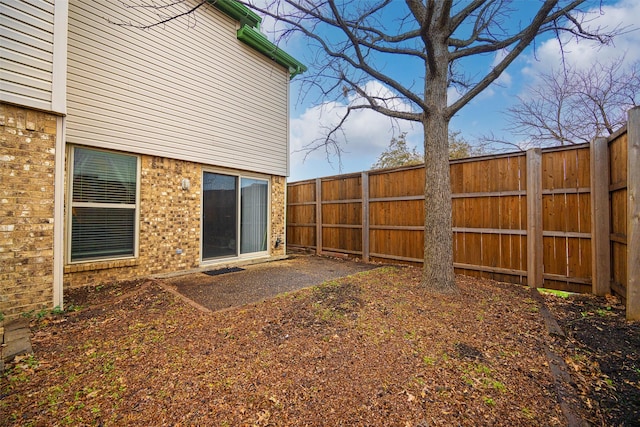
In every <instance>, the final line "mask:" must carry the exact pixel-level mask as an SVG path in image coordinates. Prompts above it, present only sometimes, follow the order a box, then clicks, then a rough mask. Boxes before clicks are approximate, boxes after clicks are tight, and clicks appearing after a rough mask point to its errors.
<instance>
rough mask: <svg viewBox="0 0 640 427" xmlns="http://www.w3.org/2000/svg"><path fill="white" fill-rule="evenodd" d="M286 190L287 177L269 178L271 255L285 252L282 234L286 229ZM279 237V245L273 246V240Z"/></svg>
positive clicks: (284, 240) (279, 254)
mask: <svg viewBox="0 0 640 427" xmlns="http://www.w3.org/2000/svg"><path fill="white" fill-rule="evenodd" d="M286 191H287V179H286V178H285V177H283V176H274V177H272V178H271V255H273V256H281V255H285V254H286V247H285V242H286V238H285V235H284V232H285V229H286V224H285V221H286V205H285V199H284V198H285V194H286ZM278 238H279V239H280V245H279V246H278V247H277V248H275V247H274V245H275V242H276V240H277V239H278Z"/></svg>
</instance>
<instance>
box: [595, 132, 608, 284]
mask: <svg viewBox="0 0 640 427" xmlns="http://www.w3.org/2000/svg"><path fill="white" fill-rule="evenodd" d="M590 151H591V153H590V160H591V161H590V163H591V165H590V166H591V292H593V293H594V294H595V295H599V296H603V295H605V294H608V293H610V292H611V243H610V241H609V234H610V219H609V218H610V204H609V167H610V165H609V141H608V139H607V138H596V139H595V140H594V141H592V142H591V146H590Z"/></svg>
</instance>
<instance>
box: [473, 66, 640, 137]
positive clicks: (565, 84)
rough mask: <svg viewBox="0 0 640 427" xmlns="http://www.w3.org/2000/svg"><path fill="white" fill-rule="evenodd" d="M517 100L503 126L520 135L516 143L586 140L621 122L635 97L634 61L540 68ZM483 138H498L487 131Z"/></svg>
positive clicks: (638, 70) (637, 71) (639, 82)
mask: <svg viewBox="0 0 640 427" xmlns="http://www.w3.org/2000/svg"><path fill="white" fill-rule="evenodd" d="M535 82H537V83H536V84H534V85H531V86H529V87H528V88H527V90H526V93H525V95H524V96H522V97H518V99H519V103H518V104H516V105H514V106H512V107H509V108H508V109H507V111H506V113H505V114H506V116H507V121H508V122H509V127H507V128H506V130H508V131H510V132H511V133H513V134H514V135H519V136H522V137H523V138H524V141H523V142H522V143H521V144H520V145H521V148H526V147H532V146H537V147H540V146H549V145H568V144H579V143H583V142H589V141H591V140H592V139H593V138H596V137H599V136H607V135H611V134H612V133H613V132H615V131H616V130H618V129H619V128H621V127H622V126H623V125H624V124H625V123H626V113H627V111H628V110H629V109H631V108H633V107H635V106H637V105H638V102H639V101H640V64H639V63H637V62H636V63H634V64H632V65H631V66H629V67H626V68H625V63H624V57H621V58H618V59H615V60H613V61H611V62H609V63H604V64H603V63H600V62H596V63H595V64H593V65H592V66H591V67H589V68H576V67H571V66H566V65H565V67H558V68H556V69H554V70H552V71H550V72H546V73H540V74H539V75H538V76H537V78H536V79H535ZM483 139H484V140H485V141H491V142H498V143H501V142H502V143H504V141H500V140H498V139H496V138H494V137H493V136H489V137H484V138H483Z"/></svg>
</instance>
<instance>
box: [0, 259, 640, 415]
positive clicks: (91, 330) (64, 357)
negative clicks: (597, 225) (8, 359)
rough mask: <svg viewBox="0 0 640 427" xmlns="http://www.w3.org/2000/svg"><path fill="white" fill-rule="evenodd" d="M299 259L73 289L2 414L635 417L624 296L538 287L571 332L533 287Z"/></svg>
mask: <svg viewBox="0 0 640 427" xmlns="http://www.w3.org/2000/svg"><path fill="white" fill-rule="evenodd" d="M300 262H302V263H304V262H307V268H306V269H301V270H300V272H296V269H295V268H294V264H295V260H289V261H284V262H278V263H273V264H271V265H268V264H265V265H263V266H261V267H257V266H256V268H255V270H254V267H251V268H247V270H246V271H243V272H239V273H228V274H226V275H224V276H206V275H204V274H201V275H200V276H194V277H192V279H194V280H192V281H184V280H185V279H186V277H183V278H173V279H163V280H153V281H139V282H127V283H115V284H113V285H110V286H104V287H89V288H85V289H83V290H77V291H74V292H71V293H69V294H68V295H67V300H68V302H70V303H71V305H70V309H69V310H68V311H66V312H64V313H57V314H56V313H45V314H42V315H40V314H38V315H37V316H34V318H33V319H32V331H33V338H32V344H33V347H34V355H33V356H30V357H25V358H21V359H20V360H17V361H16V363H15V364H14V365H13V367H11V369H9V370H8V371H6V372H5V374H4V375H3V376H2V377H1V378H0V426H5V425H7V426H8V425H12V426H13V425H104V426H106V425H134V426H135V425H140V426H143V425H217V426H218V425H219V426H225V425H227V426H245V425H246V426H281V425H282V426H289V425H290V426H294V425H295V426H305V425H307V426H326V425H332V426H339V425H371V426H378V425H380V426H382V425H384V426H387V425H389V426H421V427H424V426H440V425H442V426H444V425H446V426H448V425H504V426H507V425H508V426H514V425H536V426H537V425H547V426H554V425H559V426H564V425H581V424H582V423H584V422H589V423H592V424H594V425H611V426H617V425H625V426H626V425H640V421H639V420H640V418H638V402H640V381H639V380H640V379H639V378H638V376H639V374H640V371H639V368H640V359H639V357H638V355H639V349H640V343H639V342H638V338H639V337H640V330H639V329H638V325H637V324H633V323H628V322H625V321H624V313H623V311H622V306H621V305H620V303H619V301H616V300H614V299H609V300H605V299H598V298H591V297H588V298H586V297H585V298H584V299H580V298H579V299H576V300H565V299H561V298H558V297H552V296H545V297H544V301H545V303H546V305H547V306H548V307H549V308H550V310H551V312H552V313H553V315H554V316H555V317H556V318H558V319H559V322H560V324H561V326H562V327H563V329H564V330H565V331H567V337H566V338H564V339H563V338H559V337H555V336H550V335H549V334H548V333H547V330H546V328H545V322H544V320H543V316H542V315H541V311H544V310H541V309H542V308H543V307H542V306H541V302H540V300H538V299H537V298H534V297H533V295H532V293H531V291H530V290H529V289H527V288H524V287H520V286H515V285H508V284H501V283H496V282H491V281H486V280H478V279H472V278H468V277H459V278H458V286H459V292H458V293H456V294H453V295H440V294H431V293H429V292H426V291H425V290H424V289H423V288H422V287H421V286H420V283H419V282H420V270H419V269H415V268H408V267H406V268H397V267H381V268H377V269H374V270H369V271H362V270H367V269H370V267H371V266H368V265H364V264H353V263H347V262H344V261H339V260H330V261H327V260H319V259H316V258H315V257H307V258H302V261H300ZM316 262H318V264H314V263H316ZM325 262H326V264H325ZM280 263H282V264H280ZM287 263H289V264H287ZM279 266H281V267H284V268H282V269H280V270H278V267H279ZM323 266H324V267H323ZM323 268H324V269H325V270H326V272H325V273H332V274H333V273H335V274H334V275H333V276H332V277H334V279H331V280H329V281H325V282H323V280H324V279H323V278H322V277H318V276H319V275H320V272H321V271H322V269H323ZM351 268H353V269H354V270H350V269H351ZM329 270H334V271H329ZM254 271H256V272H255V273H254ZM257 271H261V273H258V272H257ZM287 271H289V272H290V273H293V274H291V275H290V276H291V277H290V280H288V279H287V275H286V274H285V273H286V272H287ZM354 271H356V272H357V271H360V272H359V273H357V274H352V275H350V276H347V277H342V278H335V277H340V276H344V274H350V273H353V272H354ZM202 276H205V277H202ZM223 277H224V279H223ZM243 277H245V278H246V279H243ZM265 277H266V278H269V280H268V281H266V282H263V280H264V278H265ZM296 277H297V279H296ZM196 278H197V279H198V280H197V281H196V280H195V279H196ZM276 279H277V280H276ZM223 282H228V283H229V286H230V287H231V288H232V287H234V286H235V287H236V289H235V290H236V291H237V292H246V293H245V297H246V301H241V300H237V299H235V300H234V298H237V295H236V294H233V292H231V291H230V290H229V289H231V288H229V289H226V288H225V289H222V288H224V286H223ZM263 283H272V287H271V289H269V286H266V285H264V286H263ZM294 284H295V286H294ZM309 286H311V287H309ZM261 287H262V288H263V289H262V290H261V291H256V289H260V288H261ZM299 287H304V289H301V290H296V289H297V288H299ZM205 289H206V290H208V292H205ZM274 292H276V293H278V294H279V295H278V296H275V297H273V296H272V295H273V293H274ZM282 292H285V293H282ZM203 295H204V296H203ZM225 295H226V297H225ZM188 296H190V297H188ZM198 296H199V297H198ZM227 297H228V300H227V301H226V302H225V303H219V300H224V299H225V298H227ZM193 300H195V301H196V303H195V304H192V303H189V301H193ZM241 302H245V303H244V304H243V305H239V306H238V305H237V304H240V303H241ZM219 308H224V309H223V310H218V309H219ZM213 310H218V311H213ZM587 336H588V337H587ZM610 345H611V346H610ZM614 345H617V347H615V348H614V347H613V346H614ZM550 352H551V353H553V354H556V355H558V358H559V360H560V361H564V362H565V363H564V365H565V369H566V370H567V371H568V373H569V374H570V377H568V379H567V380H566V381H565V382H564V383H562V381H564V380H563V379H562V378H563V377H562V376H560V377H558V375H554V374H553V373H552V370H553V369H550V366H551V365H550V362H549V358H548V355H549V354H550ZM565 373H566V372H565ZM559 378H560V379H559ZM559 381H560V383H559ZM560 391H561V392H560ZM572 399H574V400H572ZM567 403H574V404H573V405H572V406H571V407H570V408H569V412H570V413H572V414H573V415H575V418H574V422H573V423H572V421H571V417H569V418H568V417H567V408H566V406H567ZM575 420H578V423H577V424H576V423H575Z"/></svg>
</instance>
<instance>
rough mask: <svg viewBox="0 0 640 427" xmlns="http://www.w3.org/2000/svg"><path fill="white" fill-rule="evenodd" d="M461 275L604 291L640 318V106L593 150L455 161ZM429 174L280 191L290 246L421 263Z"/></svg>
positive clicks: (408, 170) (348, 179)
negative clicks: (623, 125)
mask: <svg viewBox="0 0 640 427" xmlns="http://www.w3.org/2000/svg"><path fill="white" fill-rule="evenodd" d="M450 165H451V189H452V220H453V250H454V267H455V269H456V272H457V273H460V274H466V275H471V276H478V277H488V278H491V279H495V280H499V281H504V282H510V283H518V284H529V285H531V286H536V287H546V288H551V289H559V290H568V291H574V292H593V293H595V294H598V295H604V294H606V293H609V292H614V293H615V294H617V295H619V296H621V297H622V298H623V299H624V300H626V303H627V316H628V317H630V318H636V319H637V318H640V223H639V221H640V201H639V198H640V190H639V187H640V108H636V109H633V110H631V111H630V112H629V123H628V126H627V127H626V128H625V129H622V130H621V131H619V132H618V133H616V134H615V135H613V136H611V137H610V138H601V139H597V140H596V141H594V142H593V143H592V144H583V145H577V146H570V147H560V148H549V149H543V150H540V149H532V150H529V151H527V152H517V153H511V154H503V155H496V156H485V157H478V158H470V159H462V160H453V161H451V163H450ZM424 183H425V173H424V166H414V167H403V168H396V169H385V170H375V171H368V172H362V173H357V174H346V175H339V176H333V177H326V178H317V179H313V180H306V181H299V182H293V183H290V184H288V187H287V245H288V246H289V247H290V248H294V249H295V248H298V249H307V250H309V249H311V250H315V252H316V253H318V254H333V255H335V254H346V255H352V256H358V257H361V258H362V259H363V260H364V261H369V260H372V261H383V262H384V261H387V262H389V261H392V262H398V261H400V262H409V263H422V261H423V236H424V234H423V233H424V229H423V221H424V206H425V203H424Z"/></svg>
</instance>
